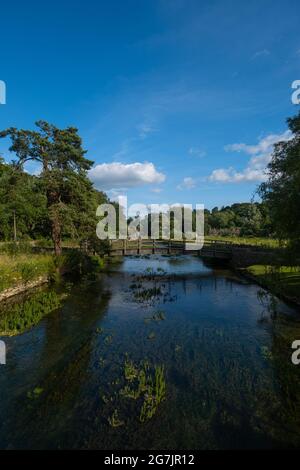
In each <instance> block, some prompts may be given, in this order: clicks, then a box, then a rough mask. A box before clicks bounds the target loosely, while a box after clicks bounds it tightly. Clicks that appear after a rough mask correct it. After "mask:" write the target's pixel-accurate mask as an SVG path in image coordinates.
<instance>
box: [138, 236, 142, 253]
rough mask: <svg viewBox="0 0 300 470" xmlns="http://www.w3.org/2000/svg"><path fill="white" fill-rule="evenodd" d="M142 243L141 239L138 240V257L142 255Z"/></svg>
mask: <svg viewBox="0 0 300 470" xmlns="http://www.w3.org/2000/svg"><path fill="white" fill-rule="evenodd" d="M141 242H142V241H141V239H140V238H139V239H138V255H140V254H141V248H142V243H141Z"/></svg>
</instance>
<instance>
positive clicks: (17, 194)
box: [0, 160, 49, 240]
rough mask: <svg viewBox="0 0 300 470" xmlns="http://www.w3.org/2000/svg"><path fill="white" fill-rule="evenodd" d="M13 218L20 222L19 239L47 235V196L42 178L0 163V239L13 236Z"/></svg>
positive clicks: (9, 238)
mask: <svg viewBox="0 0 300 470" xmlns="http://www.w3.org/2000/svg"><path fill="white" fill-rule="evenodd" d="M14 215H15V218H16V222H17V238H18V239H24V238H36V236H37V237H41V236H46V234H47V230H48V231H49V226H48V224H47V213H46V197H45V195H44V194H43V192H42V190H41V185H40V182H39V179H38V178H37V177H35V176H32V175H29V174H28V173H26V172H24V171H22V170H20V169H18V168H16V167H15V166H14V165H11V164H6V163H4V161H3V160H2V162H0V239H4V240H11V239H12V238H13V236H14V233H13V232H14V229H13V226H14Z"/></svg>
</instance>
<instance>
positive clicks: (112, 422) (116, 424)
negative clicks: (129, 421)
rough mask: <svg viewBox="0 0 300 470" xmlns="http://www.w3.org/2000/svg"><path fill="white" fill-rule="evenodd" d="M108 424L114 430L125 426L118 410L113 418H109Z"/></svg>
mask: <svg viewBox="0 0 300 470" xmlns="http://www.w3.org/2000/svg"><path fill="white" fill-rule="evenodd" d="M108 422H109V424H110V425H111V426H112V427H113V428H118V427H119V426H123V425H124V421H121V420H120V419H119V414H118V410H114V412H113V414H112V416H111V417H110V418H108Z"/></svg>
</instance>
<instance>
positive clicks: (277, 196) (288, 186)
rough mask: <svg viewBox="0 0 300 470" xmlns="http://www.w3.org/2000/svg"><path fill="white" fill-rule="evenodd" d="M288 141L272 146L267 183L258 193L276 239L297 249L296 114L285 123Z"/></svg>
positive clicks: (299, 158) (299, 130)
mask: <svg viewBox="0 0 300 470" xmlns="http://www.w3.org/2000/svg"><path fill="white" fill-rule="evenodd" d="M287 123H288V126H289V129H290V130H291V131H292V139H291V140H289V141H287V142H279V143H277V144H276V145H275V148H274V152H273V155H272V160H271V162H270V163H269V165H268V180H267V182H265V183H262V184H261V185H260V187H259V194H260V195H261V197H262V199H263V201H265V202H266V204H267V205H268V207H269V210H270V217H271V220H272V223H273V226H274V229H275V231H276V234H277V235H278V237H279V238H280V239H287V240H290V241H291V243H292V245H294V246H298V248H299V246H300V243H299V241H300V113H299V114H298V115H297V116H295V117H292V118H289V119H288V120H287Z"/></svg>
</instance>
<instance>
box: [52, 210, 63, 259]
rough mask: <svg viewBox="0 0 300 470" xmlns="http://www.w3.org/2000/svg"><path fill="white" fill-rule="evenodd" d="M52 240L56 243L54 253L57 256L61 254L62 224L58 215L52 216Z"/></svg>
mask: <svg viewBox="0 0 300 470" xmlns="http://www.w3.org/2000/svg"><path fill="white" fill-rule="evenodd" d="M51 225H52V240H53V243H54V253H55V254H56V256H59V255H61V226H60V222H59V218H58V217H55V216H54V217H52V218H51Z"/></svg>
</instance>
